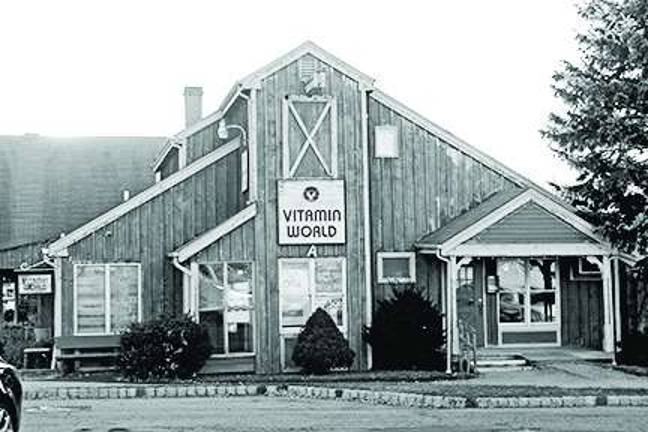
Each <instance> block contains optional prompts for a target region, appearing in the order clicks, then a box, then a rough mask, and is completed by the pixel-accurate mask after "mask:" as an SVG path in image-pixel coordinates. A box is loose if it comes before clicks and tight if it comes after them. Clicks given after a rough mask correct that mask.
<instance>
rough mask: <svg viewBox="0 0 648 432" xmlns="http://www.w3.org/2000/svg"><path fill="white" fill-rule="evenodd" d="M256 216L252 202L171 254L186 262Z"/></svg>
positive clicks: (254, 205)
mask: <svg viewBox="0 0 648 432" xmlns="http://www.w3.org/2000/svg"><path fill="white" fill-rule="evenodd" d="M255 216H256V204H254V203H253V204H250V205H249V206H247V207H246V208H244V209H243V210H241V211H240V212H238V213H236V214H235V215H234V216H232V217H230V218H229V219H226V220H225V221H224V222H222V223H221V224H219V225H218V226H216V227H215V228H212V229H211V230H209V231H207V232H206V233H204V234H203V235H201V236H200V237H197V238H195V239H193V240H191V241H190V242H189V243H186V244H184V245H182V246H181V247H179V248H178V249H176V250H175V251H173V252H171V253H170V254H169V256H172V257H177V258H178V261H179V262H185V261H187V260H188V259H189V258H191V257H192V256H194V255H196V254H197V253H198V252H200V251H202V250H203V249H205V248H206V247H208V246H209V245H211V244H213V243H214V242H216V241H218V240H219V239H221V238H222V237H224V236H226V235H227V234H229V233H231V232H232V231H234V230H235V229H236V228H238V227H240V226H241V225H243V224H244V223H246V222H247V221H249V220H251V219H253V218H254V217H255Z"/></svg>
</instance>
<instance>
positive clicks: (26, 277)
mask: <svg viewBox="0 0 648 432" xmlns="http://www.w3.org/2000/svg"><path fill="white" fill-rule="evenodd" d="M18 293H19V294H51V293H52V275H50V274H29V273H24V274H19V275H18Z"/></svg>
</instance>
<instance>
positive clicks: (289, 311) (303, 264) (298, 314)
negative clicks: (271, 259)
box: [279, 261, 311, 327]
mask: <svg viewBox="0 0 648 432" xmlns="http://www.w3.org/2000/svg"><path fill="white" fill-rule="evenodd" d="M309 279H310V271H309V268H308V262H307V261H299V262H284V263H282V265H281V266H280V274H279V284H280V290H281V318H282V323H283V326H284V327H293V326H302V325H304V324H305V323H306V320H307V319H308V317H309V316H310V313H311V312H310V297H309Z"/></svg>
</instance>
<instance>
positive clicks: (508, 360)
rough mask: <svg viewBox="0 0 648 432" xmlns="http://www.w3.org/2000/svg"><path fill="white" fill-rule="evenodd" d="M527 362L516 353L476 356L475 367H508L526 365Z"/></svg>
mask: <svg viewBox="0 0 648 432" xmlns="http://www.w3.org/2000/svg"><path fill="white" fill-rule="evenodd" d="M528 365H529V362H528V361H527V360H526V359H525V358H524V357H520V356H516V355H494V356H490V355H487V356H479V355H478V356H477V369H486V368H498V369H499V368H508V367H511V368H513V367H515V368H519V367H523V366H528Z"/></svg>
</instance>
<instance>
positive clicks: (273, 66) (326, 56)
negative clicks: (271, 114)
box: [240, 41, 375, 89]
mask: <svg viewBox="0 0 648 432" xmlns="http://www.w3.org/2000/svg"><path fill="white" fill-rule="evenodd" d="M307 54H310V55H312V56H314V57H316V58H318V59H319V60H321V61H323V62H324V63H327V64H328V65H330V66H331V67H333V68H335V69H337V70H339V71H341V72H343V73H344V74H346V75H348V76H349V77H351V78H352V79H354V80H356V81H357V82H358V83H359V84H360V85H361V87H362V88H364V89H371V88H373V85H374V82H375V79H373V78H372V77H370V76H369V75H367V74H365V73H363V72H360V71H359V70H358V69H356V68H354V67H353V66H351V65H349V64H348V63H346V62H344V61H342V60H340V59H339V58H337V57H336V56H334V55H332V54H331V53H329V52H327V51H326V50H324V49H322V48H320V47H319V46H317V45H316V44H315V43H313V42H311V41H306V42H304V43H303V44H301V45H299V46H298V47H297V48H295V49H293V50H292V51H290V52H288V53H287V54H284V55H283V56H281V57H279V58H278V59H276V60H274V61H273V62H271V63H269V64H267V65H266V66H264V67H262V68H260V69H258V70H257V71H255V72H252V73H251V74H249V75H248V76H246V77H245V78H243V79H242V80H241V81H240V83H241V85H242V86H243V87H245V88H259V87H260V86H261V81H263V79H264V78H266V77H267V76H269V75H272V74H273V73H275V72H277V71H278V70H280V69H282V68H284V67H286V66H288V65H289V64H291V63H293V62H294V61H297V60H298V59H299V58H301V57H303V56H304V55H307Z"/></svg>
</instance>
